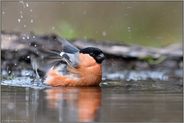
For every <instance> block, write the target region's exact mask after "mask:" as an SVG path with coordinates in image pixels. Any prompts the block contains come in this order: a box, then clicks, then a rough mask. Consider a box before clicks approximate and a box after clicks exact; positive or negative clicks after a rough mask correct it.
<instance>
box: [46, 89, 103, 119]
mask: <svg viewBox="0 0 184 123" xmlns="http://www.w3.org/2000/svg"><path fill="white" fill-rule="evenodd" d="M45 92H46V94H47V96H46V99H47V103H48V104H47V106H48V108H50V109H54V110H57V111H58V114H59V121H60V122H74V121H80V122H92V121H94V120H95V118H96V116H97V115H96V114H97V111H98V109H99V108H100V105H101V89H100V88H99V87H82V88H76V87H75V88H74V87H67V88H66V87H65V88H63V87H55V88H50V89H47V90H46V91H45Z"/></svg>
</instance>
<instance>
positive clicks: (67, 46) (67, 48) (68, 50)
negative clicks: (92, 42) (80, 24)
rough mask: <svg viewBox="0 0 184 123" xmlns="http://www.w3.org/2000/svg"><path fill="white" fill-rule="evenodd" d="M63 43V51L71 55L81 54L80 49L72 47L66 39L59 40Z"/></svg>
mask: <svg viewBox="0 0 184 123" xmlns="http://www.w3.org/2000/svg"><path fill="white" fill-rule="evenodd" d="M58 41H60V42H61V43H62V47H61V49H62V51H63V52H66V53H70V54H75V53H76V52H79V49H78V48H77V47H75V46H74V45H72V44H71V43H70V42H68V41H67V40H66V39H61V38H60V39H58Z"/></svg>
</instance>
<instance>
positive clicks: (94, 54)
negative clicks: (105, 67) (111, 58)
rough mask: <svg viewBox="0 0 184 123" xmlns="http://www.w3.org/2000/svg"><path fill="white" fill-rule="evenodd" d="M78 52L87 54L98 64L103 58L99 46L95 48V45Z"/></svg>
mask: <svg viewBox="0 0 184 123" xmlns="http://www.w3.org/2000/svg"><path fill="white" fill-rule="evenodd" d="M80 53H84V54H89V55H90V56H92V57H93V58H94V59H95V60H96V62H97V63H99V64H101V63H102V61H103V60H104V59H105V55H104V53H103V52H102V51H101V50H100V49H99V48H95V47H87V48H84V49H81V50H80Z"/></svg>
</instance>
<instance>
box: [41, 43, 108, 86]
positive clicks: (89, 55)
mask: <svg viewBox="0 0 184 123" xmlns="http://www.w3.org/2000/svg"><path fill="white" fill-rule="evenodd" d="M61 49H62V51H52V52H53V54H55V55H56V56H57V62H55V64H53V66H52V67H51V68H50V69H49V70H48V71H47V73H46V77H45V80H44V83H45V84H47V85H50V86H97V85H99V83H100V82H101V80H102V62H103V60H104V59H105V55H104V53H103V52H102V51H101V50H100V49H99V48H95V47H87V48H84V49H81V50H79V49H78V48H76V47H75V46H73V45H72V44H70V43H69V42H68V41H67V40H64V41H63V43H62V48H61Z"/></svg>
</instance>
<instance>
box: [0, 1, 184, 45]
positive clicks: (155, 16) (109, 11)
mask: <svg viewBox="0 0 184 123" xmlns="http://www.w3.org/2000/svg"><path fill="white" fill-rule="evenodd" d="M2 30H5V31H18V32H30V31H32V32H34V33H36V34H47V33H57V34H59V35H60V36H63V37H65V38H67V39H94V40H100V41H104V40H108V41H115V42H121V43H128V44H138V45H144V46H149V47H162V46H166V45H168V44H171V43H175V42H181V41H182V2H25V1H18V2H16V1H15V2H6V1H4V2H2Z"/></svg>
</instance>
